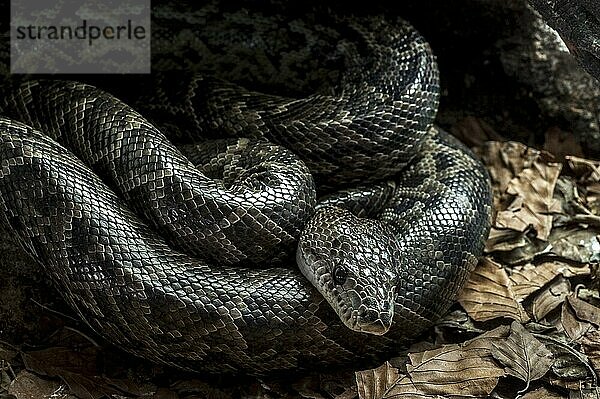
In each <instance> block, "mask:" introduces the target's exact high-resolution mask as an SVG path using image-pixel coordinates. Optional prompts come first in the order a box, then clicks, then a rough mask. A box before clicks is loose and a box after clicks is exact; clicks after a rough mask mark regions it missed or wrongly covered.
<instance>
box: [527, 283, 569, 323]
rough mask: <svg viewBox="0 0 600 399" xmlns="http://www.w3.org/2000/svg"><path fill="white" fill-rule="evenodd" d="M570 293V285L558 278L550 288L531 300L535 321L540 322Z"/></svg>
mask: <svg viewBox="0 0 600 399" xmlns="http://www.w3.org/2000/svg"><path fill="white" fill-rule="evenodd" d="M570 293H571V283H570V282H569V280H567V279H566V278H564V277H563V276H559V277H558V278H557V279H556V280H555V281H554V282H553V283H552V284H550V286H548V287H546V288H545V289H544V290H542V291H541V292H540V293H539V294H538V295H537V296H536V297H535V299H534V300H533V303H532V311H533V317H534V318H535V320H537V321H539V320H542V319H543V318H544V317H546V315H547V314H548V313H550V312H551V311H553V310H554V309H556V308H557V307H558V306H559V305H560V304H561V303H563V302H564V301H565V298H566V296H567V295H569V294H570Z"/></svg>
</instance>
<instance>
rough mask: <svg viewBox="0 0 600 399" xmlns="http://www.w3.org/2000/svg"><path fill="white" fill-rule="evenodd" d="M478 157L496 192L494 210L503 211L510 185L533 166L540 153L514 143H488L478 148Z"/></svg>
mask: <svg viewBox="0 0 600 399" xmlns="http://www.w3.org/2000/svg"><path fill="white" fill-rule="evenodd" d="M478 155H479V156H480V157H481V159H482V161H483V163H484V164H485V166H486V167H487V169H488V171H489V173H490V177H491V179H492V189H493V191H494V209H501V207H500V205H501V204H502V203H503V202H504V201H505V199H506V197H507V195H506V189H507V187H508V183H509V182H510V181H511V180H512V179H513V178H514V177H515V176H516V175H517V174H519V173H521V171H522V170H523V169H525V168H528V167H530V166H531V165H532V163H533V162H534V160H535V159H537V158H538V157H539V156H540V152H539V151H537V150H535V149H533V148H529V147H527V146H526V145H524V144H521V143H517V142H514V141H508V142H499V141H488V142H486V143H484V145H483V146H481V147H479V148H478Z"/></svg>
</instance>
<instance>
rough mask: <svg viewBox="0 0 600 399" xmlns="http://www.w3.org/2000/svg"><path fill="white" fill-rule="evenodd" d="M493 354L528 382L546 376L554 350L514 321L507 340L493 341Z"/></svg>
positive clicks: (513, 374) (527, 387) (515, 374)
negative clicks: (550, 349)
mask: <svg viewBox="0 0 600 399" xmlns="http://www.w3.org/2000/svg"><path fill="white" fill-rule="evenodd" d="M492 356H493V357H494V358H495V359H496V360H498V361H499V362H500V363H502V364H503V365H505V366H506V368H505V369H504V371H505V372H506V373H507V374H510V375H512V376H514V377H517V378H519V379H521V380H523V381H525V382H526V383H527V385H526V386H525V388H524V389H522V390H521V391H519V393H523V392H525V391H527V389H529V384H530V383H531V381H534V380H537V379H539V378H541V377H543V376H544V374H546V373H547V372H548V370H550V366H552V358H551V357H552V352H550V351H549V350H548V348H546V346H545V345H544V344H543V343H541V342H540V341H538V340H537V339H536V338H535V337H534V336H533V335H532V334H531V333H530V332H529V331H527V330H526V329H525V327H523V326H522V325H521V324H520V323H517V322H516V321H513V322H512V324H511V325H510V335H509V336H508V338H507V339H506V340H500V341H496V342H494V343H492Z"/></svg>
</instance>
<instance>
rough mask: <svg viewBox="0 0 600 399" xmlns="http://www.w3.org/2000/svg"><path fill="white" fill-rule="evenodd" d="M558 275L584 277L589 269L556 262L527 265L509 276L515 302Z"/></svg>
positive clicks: (588, 272)
mask: <svg viewBox="0 0 600 399" xmlns="http://www.w3.org/2000/svg"><path fill="white" fill-rule="evenodd" d="M559 274H560V275H562V276H563V277H573V276H578V275H586V274H590V269H589V267H575V266H571V265H569V264H567V263H563V262H558V261H556V262H544V263H541V264H539V265H537V266H534V265H532V264H527V265H525V266H524V267H523V268H521V269H517V270H515V271H514V272H513V273H512V274H511V275H510V280H511V281H512V283H513V292H514V293H515V296H516V298H517V300H522V299H525V298H527V297H528V296H529V295H530V294H532V293H534V292H535V291H537V290H539V289H540V288H542V287H543V286H544V285H546V284H548V283H549V282H550V281H552V280H553V279H554V278H555V277H556V276H558V275H559Z"/></svg>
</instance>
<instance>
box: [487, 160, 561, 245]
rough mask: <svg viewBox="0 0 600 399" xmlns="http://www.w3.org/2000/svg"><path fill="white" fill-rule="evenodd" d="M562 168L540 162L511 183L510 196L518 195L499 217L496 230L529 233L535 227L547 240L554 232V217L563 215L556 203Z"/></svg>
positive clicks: (509, 184)
mask: <svg viewBox="0 0 600 399" xmlns="http://www.w3.org/2000/svg"><path fill="white" fill-rule="evenodd" d="M561 169H562V165H561V164H559V163H550V162H542V161H541V160H536V161H534V162H533V164H532V165H531V167H530V168H526V169H523V171H521V173H519V174H518V175H516V176H515V177H514V178H513V179H511V180H510V182H509V183H508V186H507V189H506V192H507V193H508V194H511V195H514V196H515V198H514V200H513V201H512V202H511V203H510V205H509V206H508V207H507V208H506V209H503V210H501V211H499V212H498V213H497V214H496V221H495V226H496V227H500V228H509V229H513V230H516V231H525V230H526V229H528V228H529V226H533V227H534V228H535V230H536V232H537V237H538V238H540V239H542V240H546V239H548V236H549V235H550V230H551V229H552V217H553V216H552V214H554V213H560V212H561V211H562V209H561V204H560V201H558V200H556V199H554V197H553V196H554V187H555V185H556V181H557V180H558V176H559V175H560V171H561Z"/></svg>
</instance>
